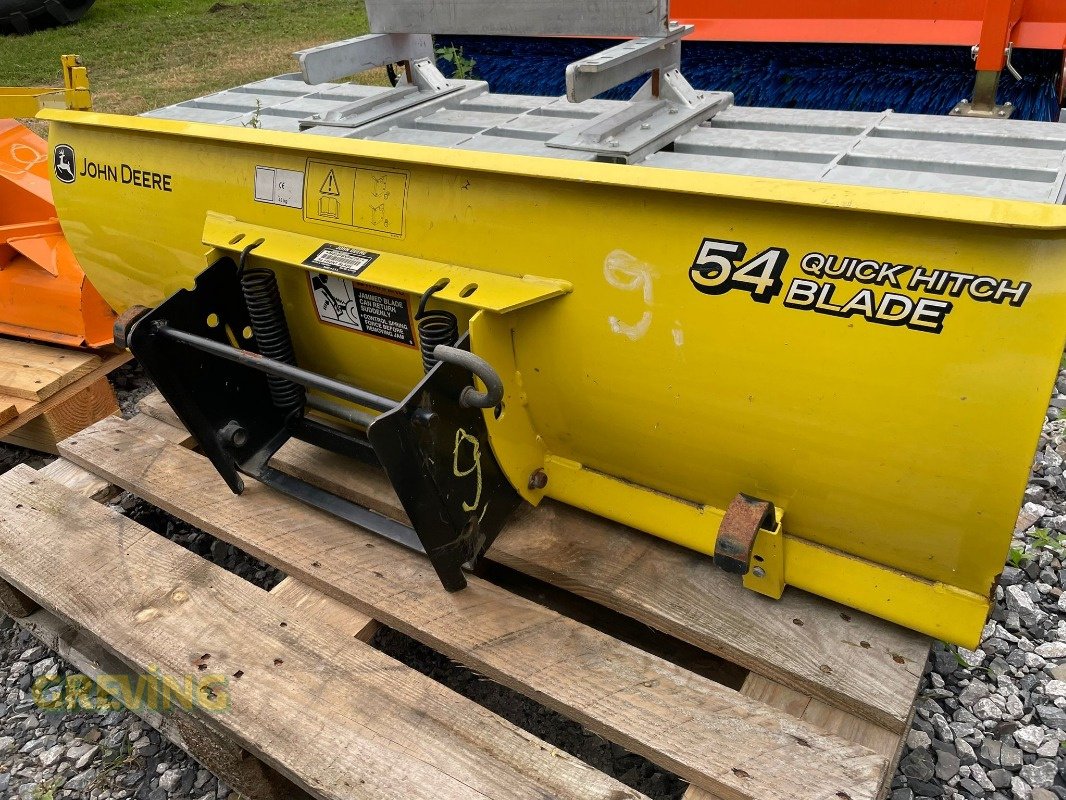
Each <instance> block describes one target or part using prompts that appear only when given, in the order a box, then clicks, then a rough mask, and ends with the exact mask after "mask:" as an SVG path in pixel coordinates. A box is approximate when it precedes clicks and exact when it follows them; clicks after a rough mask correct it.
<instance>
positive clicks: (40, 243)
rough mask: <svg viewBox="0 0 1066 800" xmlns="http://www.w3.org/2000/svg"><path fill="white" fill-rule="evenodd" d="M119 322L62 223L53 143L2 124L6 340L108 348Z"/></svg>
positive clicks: (1, 292)
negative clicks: (53, 179)
mask: <svg viewBox="0 0 1066 800" xmlns="http://www.w3.org/2000/svg"><path fill="white" fill-rule="evenodd" d="M114 318H115V317H114V313H113V312H112V311H111V309H110V308H109V307H108V305H107V304H106V303H105V302H104V300H103V298H102V297H101V296H100V294H99V292H97V291H96V289H95V288H94V287H93V286H92V284H91V283H89V281H88V280H87V279H86V277H85V273H84V272H83V271H82V269H81V266H80V265H79V264H78V261H77V259H75V257H74V254H73V253H72V252H71V250H70V246H69V245H68V244H67V240H66V238H65V237H64V236H63V230H62V228H61V227H60V225H59V220H58V219H56V209H55V206H54V205H53V203H52V187H51V185H50V183H49V158H48V145H47V143H46V142H45V141H44V140H43V139H41V138H40V137H39V136H37V135H36V134H34V133H33V132H32V131H30V130H29V129H28V128H26V127H25V126H23V125H20V124H18V123H17V122H15V121H14V120H10V119H3V120H0V334H9V335H13V336H24V337H29V338H33V339H38V340H40V341H45V342H52V343H55V344H63V345H71V346H75V347H80V346H86V345H87V346H89V347H103V346H105V345H109V344H111V340H112V330H111V329H112V325H113V322H114Z"/></svg>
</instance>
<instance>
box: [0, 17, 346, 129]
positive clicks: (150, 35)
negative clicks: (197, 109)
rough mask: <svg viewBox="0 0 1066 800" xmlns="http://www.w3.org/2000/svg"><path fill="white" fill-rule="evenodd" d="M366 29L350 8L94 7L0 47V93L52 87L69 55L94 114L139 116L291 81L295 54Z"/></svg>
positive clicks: (0, 41)
mask: <svg viewBox="0 0 1066 800" xmlns="http://www.w3.org/2000/svg"><path fill="white" fill-rule="evenodd" d="M366 27H367V24H366V13H365V11H364V10H363V4H362V3H358V2H351V0H253V1H252V2H239V0H221V2H216V0H97V2H96V5H95V6H93V8H92V9H90V11H89V13H88V14H86V15H85V17H84V18H83V19H82V21H81V22H79V23H78V24H77V25H73V26H70V27H67V28H57V29H54V30H49V31H42V32H40V33H35V34H32V35H30V36H6V37H0V86H49V85H56V84H57V83H60V82H61V71H60V66H59V57H60V56H61V55H63V54H64V53H77V54H78V55H80V56H81V57H82V59H83V61H84V62H85V64H86V65H87V66H88V67H89V80H90V83H91V85H92V90H93V99H94V103H95V106H96V109H97V110H99V111H110V112H116V113H123V114H137V113H140V112H142V111H147V110H149V109H152V108H159V107H160V106H164V105H168V104H170V103H175V102H178V101H180V100H187V99H189V98H192V97H197V96H199V95H203V94H206V93H208V92H212V91H217V90H219V89H224V88H226V87H229V86H235V85H237V84H241V83H248V82H249V81H253V80H256V79H258V78H265V77H269V76H271V75H277V74H280V73H283V72H293V71H294V70H295V61H294V60H293V58H292V53H293V51H294V50H299V49H301V48H304V47H308V46H311V45H315V44H321V43H323V42H329V41H336V40H338V39H347V38H350V37H352V36H358V35H359V34H361V33H365V32H366Z"/></svg>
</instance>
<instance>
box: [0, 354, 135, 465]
mask: <svg viewBox="0 0 1066 800" xmlns="http://www.w3.org/2000/svg"><path fill="white" fill-rule="evenodd" d="M129 359H130V354H129V353H128V352H126V351H121V352H119V351H100V352H99V353H93V352H88V351H85V350H74V349H71V348H67V347H58V346H54V345H44V344H35V343H33V342H27V341H23V340H20V339H7V338H0V441H4V442H6V443H8V444H14V445H18V446H19V447H28V448H29V449H31V450H41V451H43V452H46V453H56V452H57V450H56V445H57V444H58V443H59V442H61V441H62V440H63V439H66V438H67V437H68V436H71V435H72V434H75V433H77V432H78V431H80V430H81V429H82V428H84V427H86V426H87V425H91V424H92V423H94V422H96V421H97V420H100V419H103V418H104V417H106V416H109V415H111V414H114V413H115V412H117V411H118V402H117V400H116V399H115V391H114V389H112V388H111V383H110V382H109V381H108V380H107V375H108V374H109V373H110V372H111V371H112V370H114V369H116V368H118V367H119V366H121V365H122V364H124V363H125V362H126V361H128V360H129Z"/></svg>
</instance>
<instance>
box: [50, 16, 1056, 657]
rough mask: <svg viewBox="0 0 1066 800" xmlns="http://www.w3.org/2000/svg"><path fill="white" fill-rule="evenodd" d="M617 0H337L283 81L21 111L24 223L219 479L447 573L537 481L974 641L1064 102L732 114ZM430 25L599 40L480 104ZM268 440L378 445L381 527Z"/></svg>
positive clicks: (702, 547) (1022, 389)
mask: <svg viewBox="0 0 1066 800" xmlns="http://www.w3.org/2000/svg"><path fill="white" fill-rule="evenodd" d="M647 4H648V0H625V1H624V2H623V1H621V0H610V2H608V1H607V0H599V1H597V2H587V3H583V4H580V5H577V4H574V3H572V2H570V0H565V2H564V0H541V2H538V3H535V4H532V3H528V2H526V0H484V2H477V1H476V0H464V2H454V3H447V2H440V1H439V0H438V2H434V3H420V2H415V0H368V2H367V8H368V12H369V17H370V21H371V26H372V30H374V31H375V33H373V34H370V35H368V36H362V37H359V38H356V39H352V40H349V41H345V42H339V43H336V44H332V45H325V46H323V47H318V48H314V49H311V50H307V51H304V52H302V53H299V54H298V56H299V62H300V66H301V72H302V74H301V75H295V74H294V75H285V76H281V77H279V78H272V79H268V80H263V81H259V82H256V83H252V84H249V85H246V86H240V87H236V88H234V89H232V90H230V91H226V92H220V93H217V94H213V95H210V96H207V97H201V98H197V99H193V100H190V101H188V102H184V103H180V104H178V105H175V106H172V107H168V108H164V109H160V110H158V111H154V112H151V113H149V114H147V115H144V116H141V117H125V116H113V115H105V114H96V113H91V112H78V111H46V112H43V113H42V115H41V116H42V117H43V118H45V119H47V120H49V121H50V122H51V145H52V162H53V185H54V189H55V197H56V203H57V207H58V209H59V212H60V217H61V219H62V220H63V227H64V230H65V231H66V233H67V236H68V237H69V240H70V243H71V246H72V247H73V249H74V251H75V253H77V255H78V257H79V259H80V261H81V263H82V265H83V266H84V267H85V269H86V271H87V273H88V274H89V276H90V278H91V279H92V280H93V282H94V284H95V285H96V286H97V287H98V288H99V289H100V291H101V293H102V294H103V295H104V297H106V298H107V300H108V301H109V302H110V303H111V304H112V305H113V306H114V307H115V308H116V309H117V310H119V311H121V312H123V313H122V316H121V318H120V320H119V321H118V323H117V325H116V333H117V338H118V339H119V340H120V341H122V342H124V343H125V344H127V345H128V346H129V348H130V349H131V350H132V351H133V353H134V354H135V355H136V356H137V358H138V359H139V360H140V362H141V364H142V365H143V366H144V367H145V369H146V370H147V371H148V372H149V374H150V375H151V376H152V378H153V379H154V380H155V382H156V384H157V385H158V387H159V389H160V390H161V391H162V393H163V394H164V396H165V397H166V399H167V401H168V402H169V403H170V405H171V406H172V407H173V408H174V410H175V411H176V412H177V414H178V415H179V416H180V417H181V420H182V422H183V423H184V425H185V426H186V427H187V428H188V430H189V431H190V432H191V433H192V434H193V435H194V436H195V437H196V440H197V442H198V443H199V445H200V447H201V448H202V450H203V452H204V454H205V455H206V456H207V457H208V458H210V459H211V461H212V463H213V464H214V465H215V467H216V468H217V469H218V471H219V473H220V475H221V477H222V479H223V480H225V481H226V482H227V483H228V485H229V486H230V487H231V488H232V490H233V491H234V492H242V491H243V490H244V488H245V485H246V479H247V477H249V476H251V477H253V478H255V479H257V480H259V481H261V482H264V483H266V484H268V485H270V486H273V487H274V488H276V489H278V490H279V491H282V492H286V493H289V494H291V495H293V496H295V497H298V498H300V499H302V500H303V501H305V502H307V503H310V504H312V505H315V506H317V507H319V508H321V509H324V510H327V511H329V512H331V513H333V514H336V515H338V516H340V517H343V518H345V519H347V520H349V521H351V522H353V523H354V524H356V525H359V526H361V527H363V528H366V529H369V530H372V531H375V532H377V533H380V534H381V535H382V536H384V537H387V538H389V539H392V540H394V541H396V542H399V543H401V544H403V545H405V546H408V547H411V548H414V549H416V550H419V551H422V552H424V553H425V554H426V556H427V557H428V564H432V567H433V568H434V569H435V570H436V573H437V575H438V576H439V577H440V580H441V582H442V583H443V585H444V586H445V587H446V588H447V589H449V590H458V589H461V588H462V587H463V586H464V585H465V582H466V580H465V577H464V567H466V566H469V565H470V564H471V563H472V562H473V561H474V560H475V559H476V558H477V557H478V556H479V555H480V554H481V553H483V552H484V551H485V549H486V548H488V547H489V546H490V545H491V544H492V542H493V539H494V537H495V536H496V535H497V533H498V532H499V531H500V530H501V528H502V527H503V526H504V525H505V524H506V523H507V521H508V519H509V518H510V517H511V516H512V514H514V513H515V512H516V511H517V510H518V509H520V507H522V506H529V505H537V504H540V503H542V502H546V501H554V502H562V503H567V504H570V505H572V506H576V507H578V508H581V509H585V510H587V511H588V512H591V513H592V514H597V515H601V516H602V517H606V518H608V519H610V520H614V521H616V522H619V523H623V524H625V525H628V526H632V527H634V528H637V529H639V530H642V531H645V532H647V533H649V534H653V535H655V536H659V537H662V538H665V539H668V540H670V541H673V542H676V543H677V544H679V545H681V546H684V547H687V548H691V549H694V550H696V551H700V552H703V553H706V554H708V556H709V558H708V560H707V568H708V569H713V568H714V566H713V565H714V564H717V565H718V566H719V567H721V568H723V569H725V570H727V571H729V572H732V573H735V574H736V575H737V580H738V581H743V583H744V585H745V586H746V587H748V588H749V589H751V590H752V591H755V592H760V593H762V594H764V595H768V596H770V597H780V596H781V593H782V592H783V591H784V589H785V586H786V585H791V586H794V587H799V588H802V589H805V590H808V591H811V592H815V593H818V594H822V595H825V596H826V597H830V598H832V599H835V600H837V601H840V602H842V603H845V604H848V605H850V606H853V607H855V608H859V609H862V610H865V611H868V612H871V613H874V614H877V615H880V616H883V617H885V618H887V619H890V620H893V621H896V622H899V623H901V624H903V625H907V626H910V627H913V628H916V629H919V630H922V631H925V632H927V633H929V634H932V635H934V636H937V637H940V638H942V639H945V640H947V641H951V642H957V643H959V644H963V645H966V646H968V647H972V646H975V645H976V642H977V640H978V638H979V636H980V633H981V629H982V626H983V625H984V622H985V619H986V616H987V613H988V610H989V606H990V594H991V592H992V588H993V586H994V585H995V581H996V577H997V575H998V573H999V571H1000V569H1001V568H1002V565H1003V563H1004V559H1005V556H1006V553H1007V549H1008V547H1009V544H1010V541H1011V533H1012V530H1013V526H1014V522H1015V518H1016V515H1017V509H1018V506H1019V504H1020V499H1021V496H1022V492H1023V490H1024V488H1025V483H1026V478H1027V476H1028V473H1029V466H1030V463H1031V459H1032V455H1033V450H1034V446H1035V443H1036V442H1037V440H1038V436H1039V433H1040V428H1041V422H1042V421H1043V417H1044V412H1045V409H1046V403H1047V398H1048V396H1049V394H1050V391H1051V388H1052V386H1053V383H1054V381H1055V378H1056V376H1057V373H1058V369H1059V360H1060V358H1061V355H1062V351H1063V345H1064V340H1066V271H1064V270H1063V269H1062V268H1061V265H1062V262H1063V259H1064V257H1066V208H1064V207H1063V200H1064V198H1066V127H1062V126H1060V125H1057V124H1052V123H1038V122H1028V121H1015V120H1010V119H1008V118H1007V114H1006V113H1004V114H1003V115H999V114H998V113H996V112H997V109H996V107H995V104H993V105H991V106H989V107H988V108H982V106H983V104H984V101H985V100H987V95H984V96H983V97H984V100H981V97H977V98H975V102H974V103H973V105H974V106H975V107H976V112H977V113H985V116H986V117H988V118H983V119H982V118H974V116H972V115H971V114H970V113H969V111H967V113H962V114H960V115H957V116H942V117H937V116H922V115H909V114H900V113H894V112H890V111H884V110H881V111H877V112H869V113H864V112H842V111H808V110H799V109H788V110H783V109H775V108H759V107H745V106H741V105H738V104H737V103H736V102H735V99H734V97H733V95H732V94H730V93H728V92H710V91H700V90H697V89H694V88H693V87H692V85H691V84H690V83H689V81H688V80H687V79H686V76H685V74H684V72H683V69H682V65H681V62H680V57H681V55H680V53H681V40H682V38H683V37H684V36H685V35H686V34H687V33H689V32H690V30H691V28H690V27H689V26H686V25H680V24H670V23H667V16H666V8H665V5H663V7H662V9H663V13H662V15H661V16H660V17H656V16H649V14H648V13H647ZM462 28H466V29H467V30H469V31H471V32H473V33H483V34H493V33H500V32H501V31H502V32H505V33H508V34H534V33H541V34H545V35H553V36H554V35H560V34H563V33H565V32H567V31H571V32H573V33H575V34H579V35H583V36H595V35H597V34H602V35H607V34H623V35H631V36H633V37H637V38H634V39H633V40H631V41H628V42H626V43H625V44H623V45H619V46H617V47H614V48H609V49H607V50H605V51H603V52H601V53H599V54H597V55H595V56H592V57H590V58H588V59H584V60H580V61H577V62H575V63H572V64H570V65H569V66H568V67H567V69H566V71H565V74H566V78H565V88H566V94H567V97H565V98H557V97H543V96H532V95H501V94H495V93H491V92H490V91H489V90H488V87H487V85H486V84H485V83H484V82H482V81H476V80H458V79H448V78H446V77H444V76H443V75H442V74H441V73H440V71H439V70H438V69H437V67H436V66H435V61H436V59H435V47H434V43H433V41H432V39H431V37H430V36H428V35H426V34H425V33H424V31H429V30H445V31H448V30H451V31H455V30H459V29H462ZM385 65H399V66H398V68H397V69H396V72H397V75H398V78H399V80H398V84H397V85H396V86H395V87H383V86H364V85H358V84H353V83H347V82H339V81H342V80H346V76H350V75H352V74H355V73H358V72H360V71H362V70H367V69H371V68H375V67H377V68H380V67H382V66H385ZM634 79H638V82H639V84H640V88H639V91H637V93H636V95H635V96H634V97H633V98H632V99H628V100H602V99H594V98H597V97H599V96H601V95H603V94H604V93H605V92H609V91H611V90H612V89H614V88H615V87H618V86H622V85H624V84H626V83H628V82H630V81H632V80H634ZM309 84H310V85H309ZM977 94H978V95H980V93H979V92H978V93H977ZM979 100H980V102H978V101H979ZM292 437H296V438H298V439H301V440H304V441H307V442H311V443H313V444H315V445H318V446H320V447H324V448H327V449H330V450H333V451H336V452H339V453H342V454H345V455H348V456H350V457H351V458H355V459H362V460H365V461H369V462H371V463H373V464H376V465H379V466H380V467H381V469H382V470H384V473H385V474H386V475H387V476H388V478H389V480H390V481H391V483H392V486H393V487H394V489H395V491H396V494H397V496H398V498H399V500H400V502H401V503H402V505H403V508H404V511H405V512H406V516H407V518H408V520H409V524H407V523H406V522H404V523H401V522H399V521H397V520H395V519H393V518H391V517H385V516H381V515H379V514H377V513H375V512H374V511H372V510H370V509H367V508H365V507H363V506H360V505H358V504H356V503H354V502H352V501H351V500H350V499H347V498H342V497H338V496H336V495H334V494H330V493H328V492H326V491H323V490H322V489H321V488H320V487H318V486H315V485H313V484H312V483H311V482H304V481H301V480H298V479H296V478H293V477H291V476H288V475H285V474H282V473H280V472H278V471H277V470H275V469H274V468H273V467H272V466H271V456H272V455H273V454H274V453H275V452H276V451H277V450H278V448H280V447H281V446H282V445H283V444H284V443H285V442H286V441H287V440H288V439H290V438H292ZM253 494H254V493H253ZM249 502H254V499H251V498H250V499H249ZM712 561H713V564H712ZM428 564H427V566H428ZM663 580H664V581H668V580H670V576H669V575H664V576H663Z"/></svg>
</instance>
